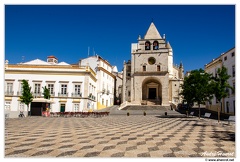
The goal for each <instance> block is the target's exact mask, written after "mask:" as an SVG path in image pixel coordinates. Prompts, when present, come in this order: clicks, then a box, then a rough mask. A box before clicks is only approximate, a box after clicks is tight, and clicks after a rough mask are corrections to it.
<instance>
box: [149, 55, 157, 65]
mask: <svg viewBox="0 0 240 162" xmlns="http://www.w3.org/2000/svg"><path fill="white" fill-rule="evenodd" d="M155 62H156V59H155V58H154V57H149V58H148V63H149V64H150V65H153V64H155Z"/></svg>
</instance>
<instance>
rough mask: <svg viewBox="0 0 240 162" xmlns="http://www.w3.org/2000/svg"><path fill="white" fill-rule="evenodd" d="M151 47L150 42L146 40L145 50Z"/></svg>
mask: <svg viewBox="0 0 240 162" xmlns="http://www.w3.org/2000/svg"><path fill="white" fill-rule="evenodd" d="M150 49H151V46H150V42H149V41H146V42H145V50H150Z"/></svg>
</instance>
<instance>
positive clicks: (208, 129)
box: [5, 115, 236, 157]
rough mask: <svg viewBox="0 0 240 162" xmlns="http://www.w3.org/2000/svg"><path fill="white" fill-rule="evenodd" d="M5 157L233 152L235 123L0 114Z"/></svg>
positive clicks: (227, 154)
mask: <svg viewBox="0 0 240 162" xmlns="http://www.w3.org/2000/svg"><path fill="white" fill-rule="evenodd" d="M5 125H6V126H5V157H215V156H220V157H235V156H236V155H235V125H228V124H227V123H226V124H220V125H218V124H217V123H216V121H215V120H211V119H200V120H199V119H198V118H196V117H193V118H181V117H180V118H162V117H161V116H155V115H147V116H143V115H130V116H126V115H113V116H111V115H110V116H105V117H101V118H94V117H88V118H78V117H69V118H65V117H27V118H20V119H18V118H16V119H6V123H5Z"/></svg>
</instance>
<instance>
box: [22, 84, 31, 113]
mask: <svg viewBox="0 0 240 162" xmlns="http://www.w3.org/2000/svg"><path fill="white" fill-rule="evenodd" d="M22 85H23V87H22V88H23V92H22V96H20V101H21V102H22V103H24V104H26V105H27V110H28V114H31V112H30V110H29V104H30V103H31V102H32V100H33V95H32V93H31V87H30V86H29V84H28V81H26V80H22Z"/></svg>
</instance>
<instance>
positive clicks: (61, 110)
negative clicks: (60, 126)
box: [60, 104, 65, 112]
mask: <svg viewBox="0 0 240 162" xmlns="http://www.w3.org/2000/svg"><path fill="white" fill-rule="evenodd" d="M60 112H65V104H61V106H60Z"/></svg>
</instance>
